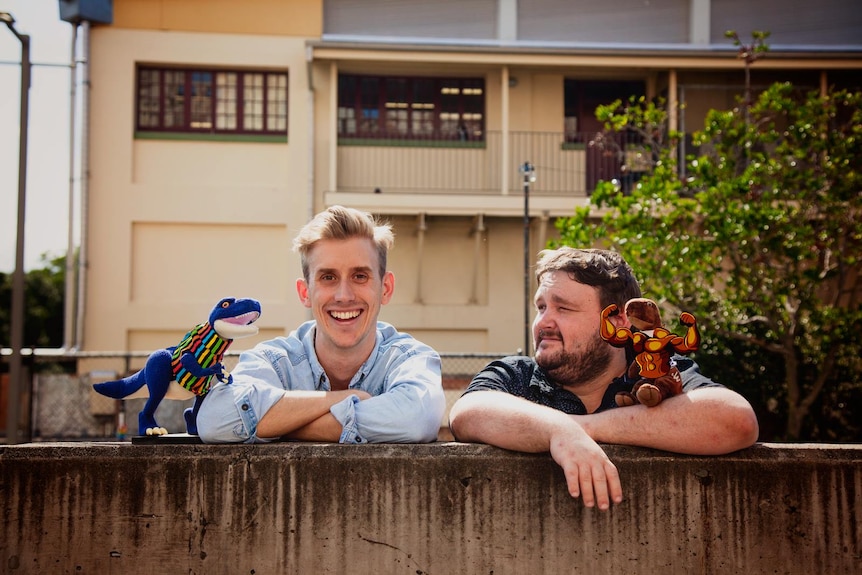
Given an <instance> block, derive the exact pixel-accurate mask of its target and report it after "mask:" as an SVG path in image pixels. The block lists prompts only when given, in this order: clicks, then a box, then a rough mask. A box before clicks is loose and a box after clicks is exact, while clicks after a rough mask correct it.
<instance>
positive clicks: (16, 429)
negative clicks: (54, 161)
mask: <svg viewBox="0 0 862 575" xmlns="http://www.w3.org/2000/svg"><path fill="white" fill-rule="evenodd" d="M7 25H8V26H9V29H10V30H12V33H13V34H15V36H17V37H18V40H20V41H21V112H20V117H19V121H20V133H19V134H18V223H17V225H18V227H17V242H16V246H15V271H14V272H13V274H12V322H11V329H12V334H11V336H12V337H11V340H12V358H11V361H10V365H9V393H8V394H7V398H8V402H7V409H6V413H7V417H6V443H9V444H12V443H20V442H21V440H22V436H21V430H20V427H21V426H20V421H19V420H20V418H21V392H22V391H24V377H23V373H24V369H23V364H22V363H23V362H22V358H21V348H22V347H23V346H24V220H25V214H26V201H27V129H28V127H27V120H28V116H29V112H30V101H29V100H30V36H28V35H26V34H19V33H18V32H17V31H16V30H15V28H14V27H13V26H12V24H11V23H9V24H7ZM25 435H29V433H25ZM23 439H25V440H26V438H23Z"/></svg>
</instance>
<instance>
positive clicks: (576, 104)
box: [564, 78, 644, 142]
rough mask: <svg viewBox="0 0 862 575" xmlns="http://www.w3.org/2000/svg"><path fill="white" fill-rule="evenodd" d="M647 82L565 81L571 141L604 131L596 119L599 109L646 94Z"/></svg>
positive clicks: (580, 140)
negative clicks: (645, 85) (645, 84)
mask: <svg viewBox="0 0 862 575" xmlns="http://www.w3.org/2000/svg"><path fill="white" fill-rule="evenodd" d="M643 95H644V84H643V82H631V81H613V80H575V79H571V78H566V79H565V82H564V99H565V108H566V109H565V120H564V130H565V133H566V141H567V142H583V141H586V140H589V139H591V138H592V137H593V136H594V135H595V133H596V132H600V131H602V129H603V127H602V123H601V122H599V121H598V120H597V119H596V108H597V107H599V106H603V105H607V104H610V103H611V102H613V101H614V100H622V101H623V102H628V100H629V97H631V96H643Z"/></svg>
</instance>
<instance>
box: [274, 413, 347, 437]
mask: <svg viewBox="0 0 862 575" xmlns="http://www.w3.org/2000/svg"><path fill="white" fill-rule="evenodd" d="M341 430H342V427H341V423H339V421H338V420H337V419H335V417H334V416H333V415H332V414H331V413H325V414H323V415H321V416H320V417H318V418H317V419H315V420H314V421H312V422H310V423H308V424H307V425H304V426H302V427H300V428H299V429H296V430H294V431H291V432H290V433H288V434H287V435H285V437H287V438H288V439H299V440H302V441H330V442H333V443H337V442H338V440H340V439H341Z"/></svg>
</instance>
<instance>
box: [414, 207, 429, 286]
mask: <svg viewBox="0 0 862 575" xmlns="http://www.w3.org/2000/svg"><path fill="white" fill-rule="evenodd" d="M427 229H428V225H427V223H426V222H425V212H422V213H420V214H419V220H418V222H417V228H416V303H422V302H423V299H422V283H423V282H422V257H423V255H424V253H425V231H426V230H427Z"/></svg>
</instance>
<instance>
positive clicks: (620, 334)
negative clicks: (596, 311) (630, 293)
mask: <svg viewBox="0 0 862 575" xmlns="http://www.w3.org/2000/svg"><path fill="white" fill-rule="evenodd" d="M619 313H620V310H619V308H618V307H617V306H616V304H611V305H609V306H608V307H606V308H605V309H603V310H602V321H601V326H600V330H601V335H602V339H604V340H605V341H606V342H608V343H609V344H611V345H613V346H616V347H622V346H623V345H625V344H626V342H628V341H629V340H630V339H631V338H632V332H631V330H629V329H628V328H625V327H621V328H619V329H618V328H617V326H615V325H614V324H613V322H612V321H611V320H610V317H611V316H615V315H619Z"/></svg>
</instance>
